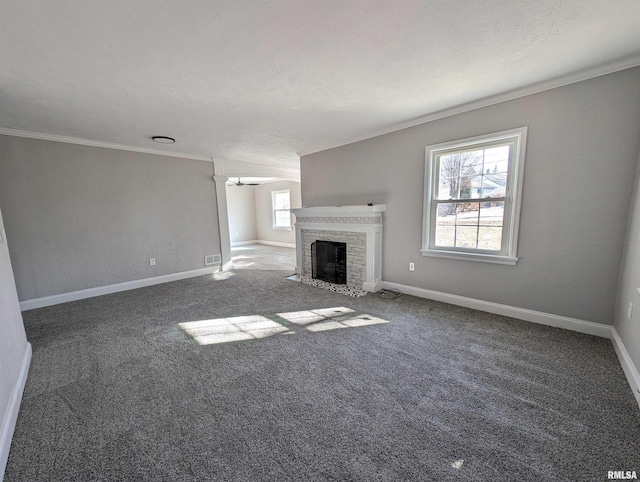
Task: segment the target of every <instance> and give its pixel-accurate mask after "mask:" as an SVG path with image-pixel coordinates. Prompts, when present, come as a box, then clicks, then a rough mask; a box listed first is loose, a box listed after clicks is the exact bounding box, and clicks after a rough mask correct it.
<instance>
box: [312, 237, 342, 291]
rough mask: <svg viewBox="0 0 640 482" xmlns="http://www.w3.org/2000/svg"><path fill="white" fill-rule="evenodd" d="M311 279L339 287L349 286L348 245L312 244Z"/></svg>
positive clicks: (330, 242) (321, 242) (317, 242)
mask: <svg viewBox="0 0 640 482" xmlns="http://www.w3.org/2000/svg"><path fill="white" fill-rule="evenodd" d="M311 277H312V278H314V279H321V280H324V281H328V282H329V283H334V284H337V285H344V284H347V243H336V242H334V241H315V242H313V243H311Z"/></svg>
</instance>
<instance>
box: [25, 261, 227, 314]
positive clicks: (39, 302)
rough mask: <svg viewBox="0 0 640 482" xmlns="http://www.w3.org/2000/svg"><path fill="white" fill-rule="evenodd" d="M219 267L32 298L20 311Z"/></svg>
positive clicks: (214, 266) (183, 277) (185, 276)
mask: <svg viewBox="0 0 640 482" xmlns="http://www.w3.org/2000/svg"><path fill="white" fill-rule="evenodd" d="M219 267H220V265H213V266H209V267H208V268H201V269H194V270H191V271H182V272H180V273H171V274H165V275H162V276H155V277H153V278H144V279H138V280H133V281H125V282H124V283H116V284H112V285H105V286H96V287H95V288H87V289H85V290H79V291H70V292H69V293H61V294H59V295H52V296H44V297H42V298H33V299H31V300H25V301H21V302H20V309H21V310H22V311H27V310H33V309H35V308H43V307H45V306H52V305H58V304H60V303H67V302H69V301H77V300H83V299H85V298H93V297H94V296H102V295H108V294H111V293H118V292H120V291H127V290H133V289H136V288H143V287H145V286H152V285H158V284H161V283H168V282H170V281H178V280H181V279H186V278H193V277H195V276H203V275H206V274H212V273H214V272H216V271H218V269H219Z"/></svg>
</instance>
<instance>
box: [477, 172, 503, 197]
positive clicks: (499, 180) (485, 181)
mask: <svg viewBox="0 0 640 482" xmlns="http://www.w3.org/2000/svg"><path fill="white" fill-rule="evenodd" d="M506 194H507V175H506V174H503V173H497V174H485V175H484V176H482V196H481V197H505V196H506Z"/></svg>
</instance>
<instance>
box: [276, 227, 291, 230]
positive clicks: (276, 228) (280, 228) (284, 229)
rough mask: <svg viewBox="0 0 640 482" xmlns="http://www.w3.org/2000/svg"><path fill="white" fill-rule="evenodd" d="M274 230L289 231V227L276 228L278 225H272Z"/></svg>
mask: <svg viewBox="0 0 640 482" xmlns="http://www.w3.org/2000/svg"><path fill="white" fill-rule="evenodd" d="M273 230H274V231H291V228H278V227H275V226H274V227H273Z"/></svg>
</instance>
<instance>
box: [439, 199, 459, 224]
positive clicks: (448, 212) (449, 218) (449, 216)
mask: <svg viewBox="0 0 640 482" xmlns="http://www.w3.org/2000/svg"><path fill="white" fill-rule="evenodd" d="M455 222H456V205H455V204H452V203H440V204H438V215H437V219H436V224H455Z"/></svg>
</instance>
